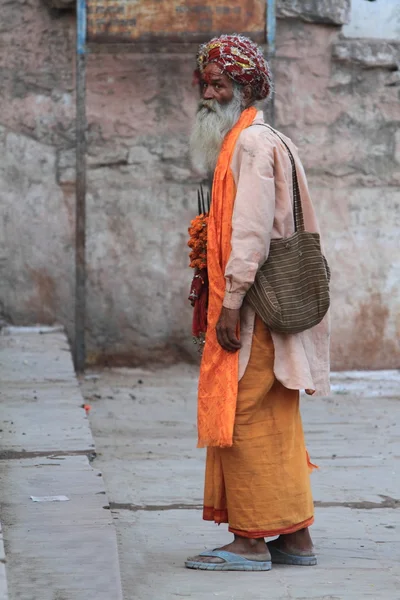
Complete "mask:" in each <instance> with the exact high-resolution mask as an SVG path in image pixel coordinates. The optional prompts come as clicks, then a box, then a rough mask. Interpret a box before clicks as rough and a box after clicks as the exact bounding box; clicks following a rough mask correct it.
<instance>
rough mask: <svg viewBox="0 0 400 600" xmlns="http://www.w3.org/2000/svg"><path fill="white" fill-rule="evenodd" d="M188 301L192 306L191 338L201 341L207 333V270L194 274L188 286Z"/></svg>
mask: <svg viewBox="0 0 400 600" xmlns="http://www.w3.org/2000/svg"><path fill="white" fill-rule="evenodd" d="M189 300H190V302H191V304H192V306H193V321H192V333H193V337H195V338H199V339H203V338H204V336H205V333H206V331H207V308H208V277H207V269H201V270H199V271H197V272H196V274H195V276H194V277H193V280H192V284H191V286H190V294H189Z"/></svg>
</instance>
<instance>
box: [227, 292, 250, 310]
mask: <svg viewBox="0 0 400 600" xmlns="http://www.w3.org/2000/svg"><path fill="white" fill-rule="evenodd" d="M245 295H246V294H244V293H243V292H230V291H228V290H226V291H225V296H224V301H223V303H222V306H224V307H225V308H230V309H233V310H237V309H239V308H241V306H242V304H243V300H244V297H245Z"/></svg>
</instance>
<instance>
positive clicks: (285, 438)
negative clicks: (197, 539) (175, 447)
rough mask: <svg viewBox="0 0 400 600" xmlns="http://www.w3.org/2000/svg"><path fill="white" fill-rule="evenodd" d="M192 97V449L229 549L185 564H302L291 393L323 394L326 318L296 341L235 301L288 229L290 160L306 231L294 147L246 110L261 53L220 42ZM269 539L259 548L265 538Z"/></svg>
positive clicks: (298, 448) (305, 466) (263, 77)
mask: <svg viewBox="0 0 400 600" xmlns="http://www.w3.org/2000/svg"><path fill="white" fill-rule="evenodd" d="M197 63H198V70H197V73H198V79H199V84H200V88H201V96H202V99H201V101H200V104H199V109H198V113H197V117H196V122H195V125H194V128H193V132H192V136H191V141H190V145H191V155H192V160H193V163H194V166H195V167H196V168H197V170H203V171H204V172H208V173H210V174H213V190H212V204H211V211H210V216H209V222H208V232H207V235H208V238H207V272H208V279H209V302H208V327H207V335H206V343H205V347H204V352H203V357H202V363H201V369H200V379H199V392H198V430H199V444H198V445H199V447H207V464H206V478H205V493H204V512H203V518H204V519H205V520H210V521H215V522H216V523H229V531H230V532H231V533H233V535H234V540H233V541H232V542H231V543H229V544H228V545H226V546H224V547H222V548H219V549H217V550H210V551H207V552H202V553H201V554H199V555H198V556H195V557H193V558H189V559H188V560H187V561H186V563H185V564H186V566H187V567H188V568H192V569H204V570H249V571H267V570H269V569H270V568H271V558H272V563H273V562H279V563H286V564H294V565H314V564H316V562H317V561H316V557H315V554H314V551H313V545H312V541H311V537H310V534H309V530H308V528H309V526H310V525H311V524H312V523H313V520H314V515H313V500H312V495H311V489H310V480H309V472H310V471H311V470H312V468H313V467H314V465H312V463H311V462H310V460H309V457H308V453H307V450H306V447H305V442H304V435H303V429H302V422H301V417H300V412H299V394H300V392H299V390H302V389H303V390H306V392H307V393H308V394H313V393H315V392H316V393H319V394H327V393H328V391H329V326H328V318H327V317H325V318H324V319H323V321H322V322H321V323H320V324H319V325H317V326H316V327H313V328H312V329H309V330H307V331H304V332H302V333H297V334H279V333H276V332H274V331H270V330H269V329H268V328H267V327H266V325H265V324H264V323H263V322H262V321H261V320H260V319H259V317H258V316H256V315H255V313H254V311H253V310H252V308H251V307H250V305H249V304H248V303H247V302H246V293H247V291H248V289H249V288H250V286H251V285H252V283H253V282H254V279H255V276H256V273H257V271H258V269H259V268H260V267H261V265H262V264H263V263H264V262H265V260H266V259H267V256H268V252H269V246H270V241H271V239H276V238H282V237H288V236H289V235H291V234H292V233H293V231H294V221H293V195H292V193H293V190H292V166H291V161H290V157H289V153H288V150H287V147H289V148H290V150H291V152H292V155H293V157H294V161H295V166H296V171H297V177H298V182H299V187H300V192H301V201H302V207H303V212H304V220H305V226H306V229H307V230H308V231H314V232H318V224H317V220H316V217H315V213H314V210H313V206H312V204H311V200H310V196H309V192H308V187H307V182H306V178H305V174H304V170H303V167H302V164H301V162H300V160H299V157H298V153H297V149H296V147H295V146H294V145H293V143H292V142H291V141H290V140H289V139H288V138H287V137H285V136H284V135H283V134H281V133H278V132H276V131H275V130H274V129H272V128H271V127H269V126H268V125H267V124H266V123H265V122H264V119H263V113H262V112H261V111H257V109H256V108H255V106H254V105H255V103H256V102H257V101H260V100H265V99H268V97H269V96H270V94H271V87H272V84H271V76H270V71H269V67H268V64H267V63H266V61H265V59H264V57H263V54H262V51H261V49H260V48H259V47H258V46H256V45H255V44H254V43H253V42H252V41H250V40H249V39H247V38H245V37H243V36H239V35H232V36H227V35H223V36H221V37H219V38H216V39H213V40H211V41H210V42H209V43H207V44H204V45H203V46H201V47H200V50H199V53H198V57H197ZM269 537H274V538H276V539H275V540H273V541H272V542H269V543H268V544H266V542H265V538H269Z"/></svg>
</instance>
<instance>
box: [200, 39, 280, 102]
mask: <svg viewBox="0 0 400 600" xmlns="http://www.w3.org/2000/svg"><path fill="white" fill-rule="evenodd" d="M209 63H215V64H216V65H218V66H219V67H220V69H221V70H222V71H223V72H224V73H225V74H226V75H228V76H229V77H230V78H231V79H233V81H235V82H236V83H238V84H239V85H250V86H251V87H252V88H253V90H254V96H255V98H256V100H264V99H265V98H268V97H269V95H270V93H271V89H272V81H271V72H270V69H269V66H268V63H267V61H266V60H265V58H264V56H263V53H262V50H261V48H260V47H259V46H257V44H255V43H254V42H252V41H251V40H249V39H248V38H246V37H244V36H243V35H237V34H234V35H221V36H220V37H217V38H213V39H212V40H210V41H209V42H207V44H203V45H201V46H200V48H199V51H198V54H197V66H198V70H199V72H200V75H201V74H202V73H203V71H204V69H205V68H206V66H207V65H208V64H209Z"/></svg>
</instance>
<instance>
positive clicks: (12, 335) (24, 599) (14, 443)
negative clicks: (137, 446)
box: [0, 327, 122, 600]
mask: <svg viewBox="0 0 400 600" xmlns="http://www.w3.org/2000/svg"><path fill="white" fill-rule="evenodd" d="M0 381H1V387H0V402H1V406H2V413H1V420H0V430H1V431H0V518H1V520H2V524H3V534H4V547H5V564H4V562H1V557H0V599H1V600H3V596H1V593H2V591H3V589H4V590H6V588H5V585H6V584H5V578H4V577H3V575H4V566H5V567H6V572H7V579H8V590H9V597H10V600H83V599H84V600H121V599H122V591H121V580H120V572H119V563H118V553H117V543H116V533H115V527H114V525H113V520H112V517H111V513H110V509H109V502H108V498H107V494H106V491H105V487H104V481H103V479H102V476H101V473H100V472H99V471H98V469H93V468H92V466H91V465H90V462H89V458H93V456H94V452H95V448H94V442H93V437H92V434H91V431H90V426H89V421H88V419H87V416H86V412H85V410H84V409H83V404H84V400H83V397H82V395H81V392H80V389H79V385H78V383H77V380H76V377H75V373H74V369H73V364H72V360H71V354H70V349H69V345H68V342H67V338H66V336H65V333H64V332H63V330H62V328H60V327H55V328H52V327H28V328H7V329H6V330H5V331H3V332H2V335H0ZM60 496H63V497H67V498H68V500H66V501H62V502H61V501H54V500H60V498H59V497H60ZM32 497H34V498H35V497H36V499H39V500H40V501H38V502H36V501H35V502H34V501H33V499H32ZM0 554H1V553H0ZM3 560H4V559H3ZM4 593H5V592H4ZM3 595H4V594H3ZM5 598H6V597H5V596H4V600H5Z"/></svg>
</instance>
